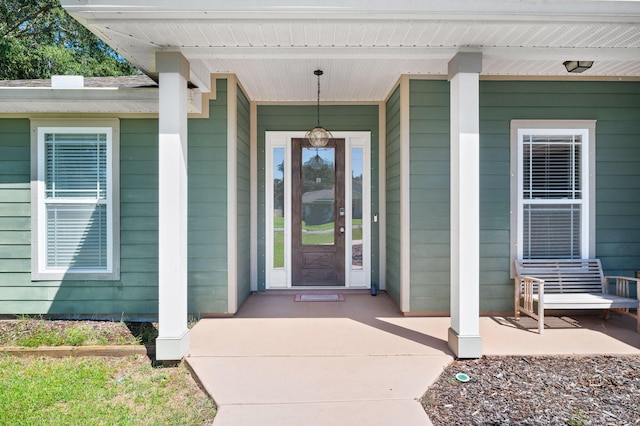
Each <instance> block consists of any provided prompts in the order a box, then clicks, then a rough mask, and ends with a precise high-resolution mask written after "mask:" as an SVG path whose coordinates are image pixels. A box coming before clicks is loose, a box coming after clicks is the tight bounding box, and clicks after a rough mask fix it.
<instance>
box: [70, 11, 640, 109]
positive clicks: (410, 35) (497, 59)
mask: <svg viewBox="0 0 640 426" xmlns="http://www.w3.org/2000/svg"><path fill="white" fill-rule="evenodd" d="M62 3H63V5H64V6H65V7H66V8H67V9H68V10H69V11H70V12H71V14H72V15H73V16H74V17H76V18H77V19H78V20H80V21H81V22H83V23H84V24H85V25H86V26H87V27H89V28H90V29H91V30H92V31H93V32H95V33H96V34H97V35H99V36H100V37H101V38H102V39H104V40H105V41H106V42H107V43H108V44H110V45H111V46H112V47H114V48H115V49H116V50H117V51H118V52H120V53H121V54H122V55H123V56H125V57H126V58H127V59H129V60H130V61H131V62H133V63H134V64H136V65H137V66H138V67H140V68H142V69H144V70H145V71H147V72H150V73H154V72H155V59H154V58H155V53H156V52H158V51H163V50H169V51H180V52H182V53H183V54H184V56H185V57H186V58H187V59H188V60H189V62H190V64H191V69H192V81H193V82H194V83H195V84H196V85H199V86H202V87H203V88H204V89H205V90H206V87H204V86H206V85H207V84H208V74H209V73H232V74H236V75H237V76H238V78H239V80H240V82H241V83H242V84H243V86H244V88H245V90H246V91H247V92H248V93H247V94H248V96H249V97H250V98H251V99H252V100H254V101H259V102H291V101H293V102H296V101H314V100H315V98H316V78H315V76H314V75H313V70H315V69H318V68H320V69H322V70H323V71H324V72H325V74H324V75H323V76H322V78H321V84H322V94H321V98H322V101H323V102H342V101H379V100H382V99H384V98H385V97H386V96H387V95H388V94H389V91H390V90H391V88H392V87H393V85H394V84H395V82H396V81H397V80H398V78H399V77H400V76H401V75H402V74H411V75H427V76H442V75H446V74H447V64H448V61H449V60H450V59H451V58H452V57H453V56H454V55H455V54H456V53H457V52H459V51H471V52H482V53H483V58H484V64H483V71H482V75H483V76H515V77H523V78H529V77H552V78H559V77H562V78H566V77H571V78H576V79H580V78H598V77H622V78H628V77H632V78H635V77H638V78H640V1H637V0H623V1H616V0H555V1H549V0H521V1H497V0H483V1H480V0H460V1H455V2H443V1H434V0H422V1H414V0H395V1H383V0H370V1H367V2H362V1H357V0H342V1H338V0H325V1H322V2H318V1H311V0H306V1H305V0H298V1H294V0H288V1H266V0H245V1H242V2H240V1H238V2H229V1H227V0H225V1H222V0H182V1H180V2H176V1H171V0H155V1H152V0H144V1H138V2H136V3H135V5H133V6H131V5H130V4H129V2H127V1H125V0H111V1H108V0H63V1H62ZM238 3H240V4H238ZM449 3H452V4H449ZM565 60H593V61H595V63H594V66H593V68H591V69H590V70H588V71H586V72H585V73H583V74H581V75H569V74H568V73H567V72H566V70H565V69H564V67H563V65H562V62H563V61H565Z"/></svg>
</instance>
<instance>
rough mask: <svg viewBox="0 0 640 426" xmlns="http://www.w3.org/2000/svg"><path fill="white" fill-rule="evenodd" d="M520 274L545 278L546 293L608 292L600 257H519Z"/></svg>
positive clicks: (517, 265) (517, 261) (518, 269)
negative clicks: (523, 258)
mask: <svg viewBox="0 0 640 426" xmlns="http://www.w3.org/2000/svg"><path fill="white" fill-rule="evenodd" d="M515 266H516V274H517V275H518V276H528V277H534V278H539V279H541V280H544V292H545V293H597V294H601V293H604V289H605V287H604V285H605V283H604V275H603V273H602V265H601V264H600V259H566V260H565V259H526V260H516V261H515Z"/></svg>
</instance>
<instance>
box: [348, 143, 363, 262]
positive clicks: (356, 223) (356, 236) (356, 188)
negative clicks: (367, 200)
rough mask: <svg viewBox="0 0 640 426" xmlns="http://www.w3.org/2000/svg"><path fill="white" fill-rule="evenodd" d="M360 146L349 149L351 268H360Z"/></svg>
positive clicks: (361, 162) (361, 161)
mask: <svg viewBox="0 0 640 426" xmlns="http://www.w3.org/2000/svg"><path fill="white" fill-rule="evenodd" d="M362 164H363V160H362V148H353V149H352V150H351V269H362Z"/></svg>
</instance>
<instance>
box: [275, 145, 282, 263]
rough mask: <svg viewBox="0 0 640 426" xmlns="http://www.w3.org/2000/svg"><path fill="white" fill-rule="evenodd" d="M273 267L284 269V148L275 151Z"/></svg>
mask: <svg viewBox="0 0 640 426" xmlns="http://www.w3.org/2000/svg"><path fill="white" fill-rule="evenodd" d="M272 167H273V267H274V268H284V188H285V186H284V185H285V181H284V148H274V149H273V164H272Z"/></svg>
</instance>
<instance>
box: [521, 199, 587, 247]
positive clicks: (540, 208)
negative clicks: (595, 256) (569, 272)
mask: <svg viewBox="0 0 640 426" xmlns="http://www.w3.org/2000/svg"><path fill="white" fill-rule="evenodd" d="M580 209H581V206H580V205H577V204H558V205H548V204H545V205H525V206H524V221H523V226H524V233H523V234H524V241H523V243H524V245H523V257H524V258H525V259H560V258H561V259H579V258H580V257H581V256H580V235H581V233H580Z"/></svg>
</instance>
